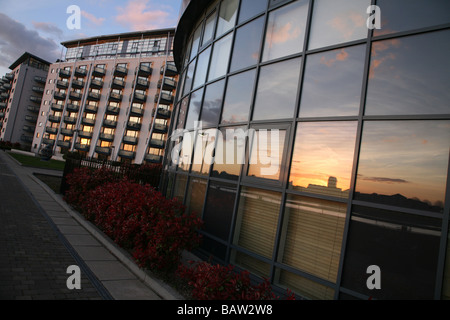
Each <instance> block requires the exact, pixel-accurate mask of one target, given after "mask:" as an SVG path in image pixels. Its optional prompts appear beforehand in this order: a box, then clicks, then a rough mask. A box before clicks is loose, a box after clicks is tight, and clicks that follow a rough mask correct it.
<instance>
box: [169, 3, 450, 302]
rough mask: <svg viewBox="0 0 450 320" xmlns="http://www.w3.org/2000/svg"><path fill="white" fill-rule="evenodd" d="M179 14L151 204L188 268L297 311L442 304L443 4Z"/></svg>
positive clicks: (446, 140)
mask: <svg viewBox="0 0 450 320" xmlns="http://www.w3.org/2000/svg"><path fill="white" fill-rule="evenodd" d="M186 5H187V6H186V7H185V8H183V9H184V10H183V14H182V16H181V18H180V21H179V25H178V28H177V32H176V37H175V48H174V55H175V61H176V63H177V66H178V69H179V72H180V84H179V87H178V91H177V102H176V103H177V105H176V112H175V114H174V119H173V122H172V123H173V127H172V132H171V143H170V144H169V152H167V153H166V154H168V155H169V156H168V157H167V158H166V159H165V179H164V185H163V190H164V192H165V193H166V195H167V196H169V197H176V198H179V199H180V200H181V201H183V202H184V204H185V205H186V207H187V210H188V211H194V212H196V213H197V214H198V215H199V216H200V217H201V218H202V219H203V220H204V222H205V225H204V228H203V230H202V231H201V232H202V234H203V235H204V241H203V244H202V247H201V250H200V253H202V254H204V255H205V257H210V256H212V257H213V258H214V259H216V260H217V261H219V262H222V263H232V264H234V265H236V266H238V267H240V268H243V269H247V270H249V271H251V272H252V273H253V274H254V275H256V276H259V277H266V278H268V279H270V281H271V283H272V284H273V285H274V287H276V288H280V289H283V288H290V289H292V290H294V291H295V292H296V293H297V294H298V295H300V296H302V297H305V298H309V299H347V298H359V299H368V298H377V299H441V298H442V299H448V298H449V297H450V293H449V290H450V288H449V287H450V285H449V282H450V278H449V275H450V271H449V268H450V266H449V263H447V264H446V263H445V260H446V258H447V259H448V254H446V250H448V227H449V210H450V187H449V184H450V182H449V181H450V180H449V176H448V173H449V148H450V93H449V92H450V91H449V90H448V88H449V85H450V75H449V73H448V70H450V60H449V59H448V56H449V52H450V41H449V40H450V15H449V12H450V3H449V2H448V1H444V0H442V1H439V0H433V1H429V0H426V1H425V0H423V1H419V0H418V1H414V3H412V2H411V1H407V0H397V1H392V0H379V1H376V2H375V1H368V0H360V1H350V0H315V1H312V0H311V1H310V0H297V1H282V0H272V1H268V0H256V1H251V0H223V1H218V0H217V1H195V0H194V1H190V2H189V3H188V2H187V3H186ZM371 5H376V6H378V7H372V8H370V6H371ZM378 9H379V10H378ZM377 18H380V19H377ZM374 19H375V20H374ZM378 24H380V25H378ZM378 26H380V27H381V29H377V27H378ZM372 266H377V267H378V269H373V268H372ZM372 270H376V271H372ZM377 270H378V271H377ZM378 275H380V276H381V288H380V289H378V288H376V287H375V288H373V287H372V285H374V286H376V285H377V284H378V279H380V278H377V276H378ZM368 280H369V281H368Z"/></svg>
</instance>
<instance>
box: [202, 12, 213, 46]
mask: <svg viewBox="0 0 450 320" xmlns="http://www.w3.org/2000/svg"><path fill="white" fill-rule="evenodd" d="M215 24H216V12H215V11H214V12H213V13H212V14H211V15H210V16H209V17H208V19H206V23H205V32H204V33H203V41H202V46H203V45H204V44H205V43H207V42H208V41H210V40H211V39H212V37H213V35H214V26H215Z"/></svg>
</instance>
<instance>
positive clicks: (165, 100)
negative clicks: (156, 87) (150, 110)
mask: <svg viewBox="0 0 450 320" xmlns="http://www.w3.org/2000/svg"><path fill="white" fill-rule="evenodd" d="M158 98H159V96H158V95H155V103H156V102H158ZM173 99H174V98H173V95H171V94H167V93H164V92H161V98H160V99H159V103H162V104H172V103H173Z"/></svg>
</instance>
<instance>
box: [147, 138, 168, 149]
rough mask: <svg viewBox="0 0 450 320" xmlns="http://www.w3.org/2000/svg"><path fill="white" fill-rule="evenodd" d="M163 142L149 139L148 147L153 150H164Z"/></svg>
mask: <svg viewBox="0 0 450 320" xmlns="http://www.w3.org/2000/svg"><path fill="white" fill-rule="evenodd" d="M164 145H165V142H164V140H157V139H151V140H150V146H151V147H153V148H158V149H164Z"/></svg>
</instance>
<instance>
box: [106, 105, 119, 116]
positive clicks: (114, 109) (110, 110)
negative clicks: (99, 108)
mask: <svg viewBox="0 0 450 320" xmlns="http://www.w3.org/2000/svg"><path fill="white" fill-rule="evenodd" d="M119 112H120V108H119V107H114V106H107V107H106V114H112V115H118V114H119Z"/></svg>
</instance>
